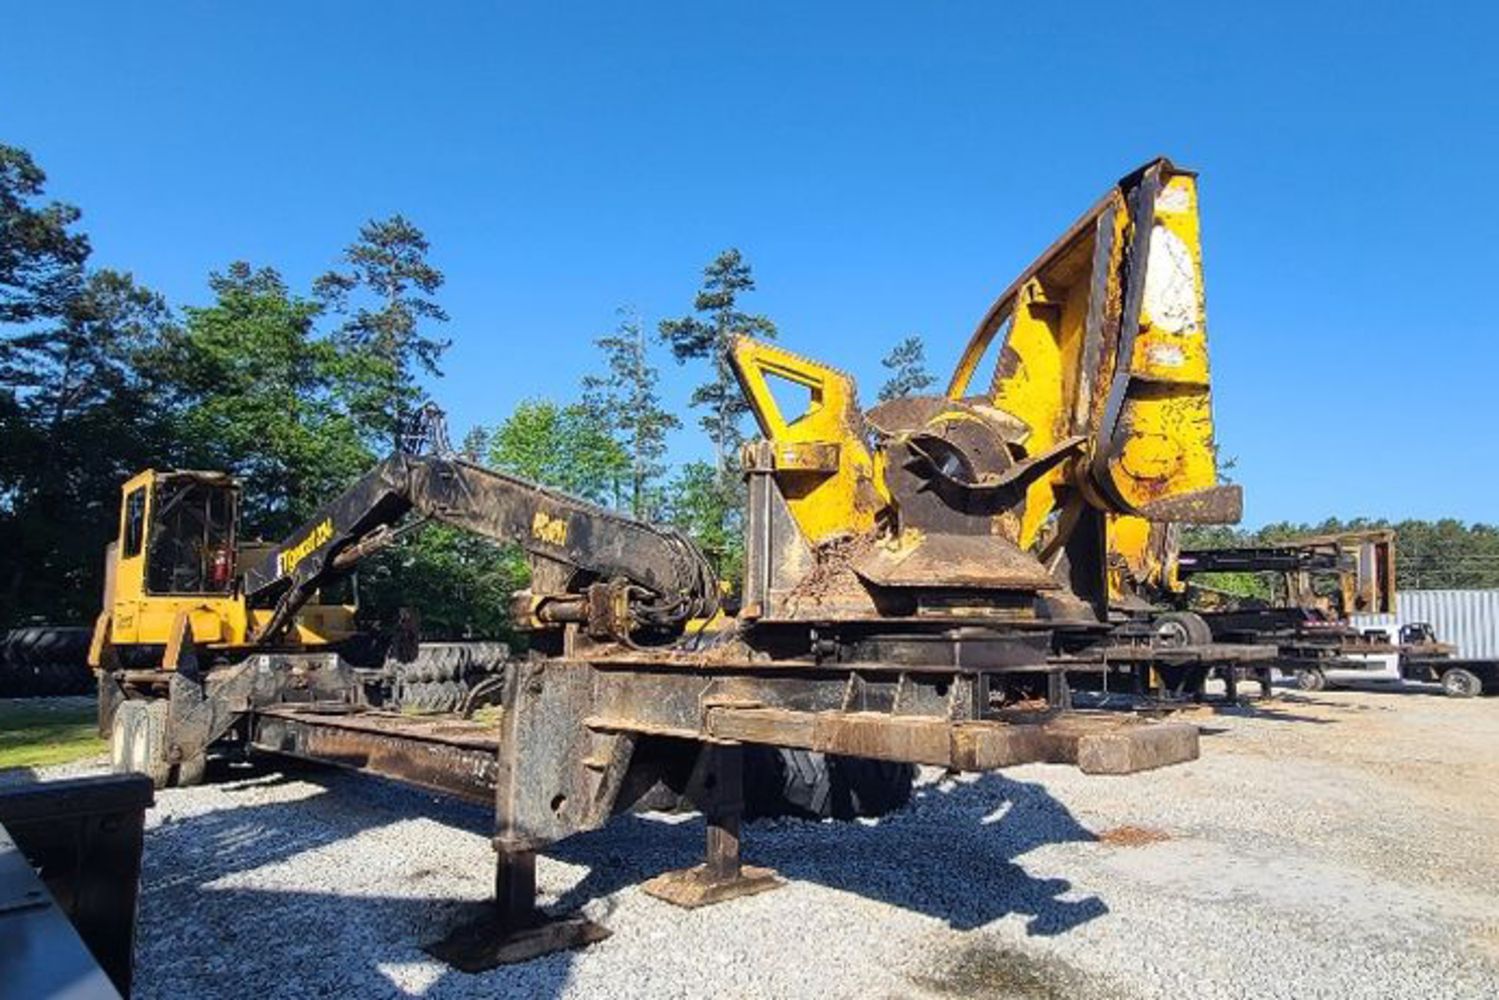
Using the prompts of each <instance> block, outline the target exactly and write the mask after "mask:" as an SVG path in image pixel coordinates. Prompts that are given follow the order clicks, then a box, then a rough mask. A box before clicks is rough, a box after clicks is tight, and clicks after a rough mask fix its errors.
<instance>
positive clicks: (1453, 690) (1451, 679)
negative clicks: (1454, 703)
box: [1442, 667, 1483, 698]
mask: <svg viewBox="0 0 1499 1000" xmlns="http://www.w3.org/2000/svg"><path fill="white" fill-rule="evenodd" d="M1442 691H1443V692H1444V693H1445V694H1446V695H1447V697H1449V698H1472V697H1475V696H1476V695H1478V694H1480V693H1482V691H1483V681H1481V680H1479V678H1478V675H1477V674H1475V673H1473V671H1471V670H1468V669H1467V668H1465V667H1450V668H1448V669H1447V670H1444V671H1442Z"/></svg>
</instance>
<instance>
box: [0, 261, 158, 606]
mask: <svg viewBox="0 0 1499 1000" xmlns="http://www.w3.org/2000/svg"><path fill="white" fill-rule="evenodd" d="M170 324H171V316H170V313H169V311H168V309H167V307H166V304H165V303H164V302H163V301H162V299H161V298H160V297H159V296H157V295H156V294H154V293H152V292H150V291H149V290H147V289H144V288H141V287H140V286H138V285H137V284H136V283H135V282H134V280H133V279H132V278H131V277H130V276H129V275H127V274H119V273H116V272H113V271H97V272H94V273H92V274H89V275H88V276H87V277H85V278H84V279H82V281H81V283H80V284H79V285H78V286H77V287H76V288H74V290H73V293H72V295H71V297H69V298H68V299H67V301H66V302H64V303H62V304H61V305H60V306H59V308H58V309H57V310H56V315H55V316H53V317H51V318H50V319H49V320H40V319H39V320H38V321H37V322H33V323H31V324H29V325H27V326H25V327H23V328H21V330H20V331H19V332H17V333H12V334H10V335H8V336H6V337H5V338H4V341H3V343H4V345H5V353H6V355H7V356H8V358H9V364H8V365H7V366H6V368H5V371H4V373H3V377H0V431H3V433H4V437H5V447H4V449H3V450H0V451H3V454H0V620H12V621H13V620H21V619H25V618H29V617H33V616H44V617H48V618H52V619H56V618H58V617H59V616H61V617H63V618H64V619H65V620H66V619H67V618H73V619H75V620H76V619H84V620H87V619H88V618H91V617H92V616H93V615H94V614H96V613H97V611H98V595H99V592H100V589H101V586H102V579H101V576H102V570H103V550H104V545H105V543H106V542H107V541H108V540H109V539H110V538H111V537H113V534H114V531H113V528H114V513H115V510H116V509H117V507H116V497H117V496H118V489H119V484H120V482H121V481H122V480H123V479H125V478H126V477H127V476H128V475H130V474H131V473H133V472H134V471H135V470H137V469H139V468H141V467H144V466H148V465H151V464H153V463H159V462H161V461H162V460H163V459H165V458H167V457H168V455H169V453H170V450H171V433H170V426H169V424H168V422H167V421H166V419H165V411H164V407H163V406H162V403H161V397H162V391H161V387H160V386H159V385H158V384H157V383H156V382H155V381H154V379H153V378H152V377H151V376H150V374H149V365H148V364H147V358H148V357H149V355H150V354H151V353H152V352H153V351H155V350H156V349H157V348H158V347H159V345H160V343H161V341H162V339H163V338H164V337H165V336H166V334H167V332H168V330H169V329H170Z"/></svg>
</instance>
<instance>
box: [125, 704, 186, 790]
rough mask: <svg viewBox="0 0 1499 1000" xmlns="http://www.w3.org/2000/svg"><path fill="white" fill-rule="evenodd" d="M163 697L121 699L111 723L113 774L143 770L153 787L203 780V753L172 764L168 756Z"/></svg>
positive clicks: (183, 785)
mask: <svg viewBox="0 0 1499 1000" xmlns="http://www.w3.org/2000/svg"><path fill="white" fill-rule="evenodd" d="M170 711H171V705H170V704H169V703H168V702H167V701H166V699H158V700H155V701H145V700H141V699H136V700H134V701H126V702H122V703H121V704H120V706H119V707H118V708H117V709H115V714H114V719H113V721H112V722H111V723H110V734H109V768H110V770H111V771H113V772H115V773H116V774H129V773H135V774H144V775H145V776H146V777H148V778H150V779H151V785H152V787H154V788H186V787H188V786H190V785H200V784H202V783H203V775H204V773H205V771H206V770H207V768H208V758H207V755H206V754H199V755H198V756H197V757H193V758H189V759H186V760H183V761H180V762H179V763H177V764H172V763H171V762H170V760H169V758H168V754H167V749H168V746H169V745H170V744H169V741H168V739H167V728H168V715H169V714H170Z"/></svg>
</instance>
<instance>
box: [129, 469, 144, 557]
mask: <svg viewBox="0 0 1499 1000" xmlns="http://www.w3.org/2000/svg"><path fill="white" fill-rule="evenodd" d="M145 539H146V488H145V487H144V486H139V487H137V488H135V489H133V490H131V491H130V495H129V496H127V497H126V498H125V558H127V559H128V558H130V557H131V556H138V555H140V554H141V543H142V542H144V541H145Z"/></svg>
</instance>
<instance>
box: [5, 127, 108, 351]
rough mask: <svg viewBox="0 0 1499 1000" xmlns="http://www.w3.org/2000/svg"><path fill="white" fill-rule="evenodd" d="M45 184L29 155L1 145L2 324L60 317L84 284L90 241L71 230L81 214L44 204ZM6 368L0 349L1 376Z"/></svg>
mask: <svg viewBox="0 0 1499 1000" xmlns="http://www.w3.org/2000/svg"><path fill="white" fill-rule="evenodd" d="M46 185H47V175H46V174H45V173H43V172H42V169H41V168H40V167H38V166H37V165H36V163H35V162H34V161H33V160H32V159H31V154H29V153H27V152H26V151H25V150H24V149H18V148H16V147H15V146H7V145H4V144H3V143H0V325H18V324H26V323H31V322H34V321H37V320H46V319H53V318H56V317H57V316H59V315H60V314H61V313H62V311H63V308H64V307H65V306H66V304H67V303H68V302H69V301H70V300H71V299H72V298H73V296H74V295H75V294H76V293H77V291H78V288H79V286H80V285H81V284H82V282H83V277H84V276H83V265H84V262H85V261H86V260H87V259H88V255H89V242H88V237H86V236H84V235H83V234H81V233H76V232H73V231H72V227H73V226H74V225H75V224H76V223H77V222H78V219H79V217H80V215H81V213H80V212H79V211H78V209H77V208H75V207H73V206H72V205H66V204H63V203H61V202H56V201H52V202H46V203H42V202H41V198H42V196H43V193H44V192H45V190H46ZM5 366H6V355H5V353H4V350H3V348H0V376H3V375H4V374H5Z"/></svg>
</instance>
